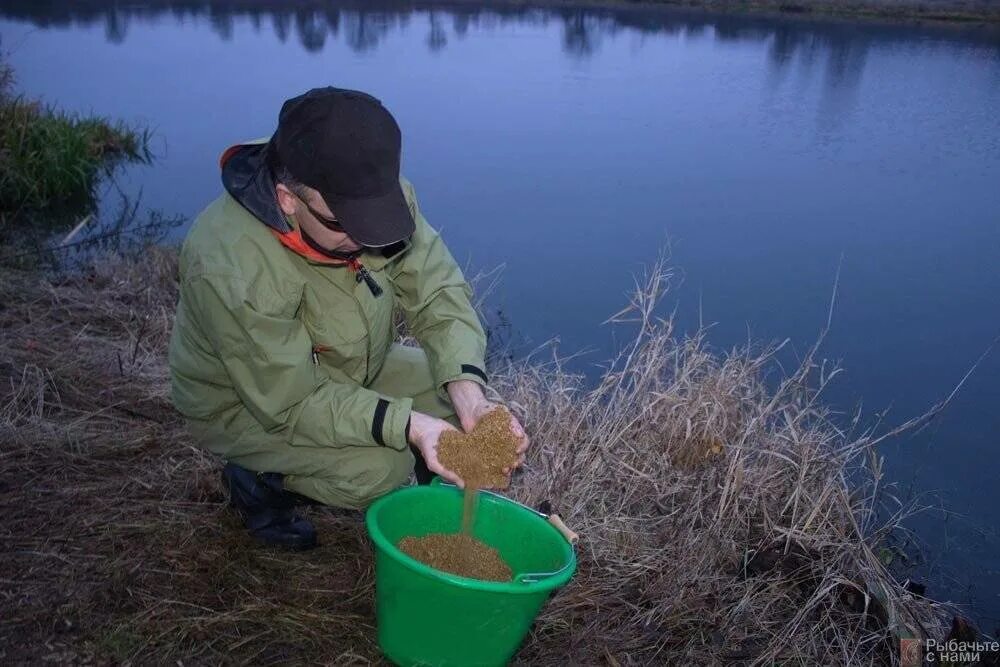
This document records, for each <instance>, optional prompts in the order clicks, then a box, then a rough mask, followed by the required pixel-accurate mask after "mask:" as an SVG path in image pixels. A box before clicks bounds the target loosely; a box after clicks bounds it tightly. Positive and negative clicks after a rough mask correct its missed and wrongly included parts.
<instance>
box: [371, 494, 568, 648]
mask: <svg viewBox="0 0 1000 667" xmlns="http://www.w3.org/2000/svg"><path fill="white" fill-rule="evenodd" d="M478 501H479V502H478V506H477V508H476V516H475V523H474V525H473V529H472V533H473V536H474V537H475V538H476V539H478V540H481V541H482V542H485V543H486V544H488V545H490V546H491V547H493V548H495V549H497V550H498V551H499V552H500V555H501V556H502V557H503V559H504V560H505V561H506V562H507V564H508V565H509V566H510V568H511V570H512V571H513V573H514V581H512V582H509V583H498V582H491V581H480V580H478V579H469V578H467V577H460V576H458V575H454V574H449V573H447V572H442V571H440V570H437V569H434V568H432V567H430V566H428V565H424V564H423V563H421V562H419V561H417V560H414V559H413V558H410V557H409V556H407V555H406V554H404V553H403V552H402V551H400V550H399V549H397V548H396V544H397V543H398V542H399V540H400V539H402V538H403V537H407V536H415V537H421V536H423V535H427V534H428V533H457V532H459V531H460V530H461V524H462V492H461V491H460V490H458V489H456V488H454V487H450V486H440V485H432V486H411V487H406V488H403V489H398V490H396V491H393V492H392V493H390V494H388V495H386V496H384V497H382V498H381V499H379V500H378V501H376V502H375V503H374V504H373V505H372V506H371V507H370V508H369V509H368V513H367V516H366V519H365V522H366V524H367V527H368V533H369V535H371V538H372V541H373V542H374V543H375V601H376V615H377V617H378V642H379V646H380V647H381V648H382V651H383V652H384V653H385V655H386V657H388V658H389V659H390V660H392V661H393V662H395V663H396V664H399V665H442V666H445V665H463V666H464V665H503V664H505V663H506V662H507V661H508V660H509V659H510V658H511V656H512V655H513V654H514V652H515V651H516V650H517V647H518V646H519V645H520V643H521V641H522V640H523V639H524V636H525V635H526V634H527V633H528V629H529V628H530V627H531V623H532V622H533V621H534V619H535V616H536V615H537V614H538V610H539V609H540V608H541V606H542V604H543V603H544V602H545V600H546V598H548V596H549V594H550V593H551V592H552V591H553V590H555V589H556V588H559V587H560V586H562V585H563V584H565V583H566V582H567V581H569V579H570V577H572V576H573V572H574V571H575V570H576V555H575V554H574V552H573V548H572V546H571V545H570V544H569V543H568V542H567V541H566V539H565V538H563V536H562V535H561V534H560V533H559V531H557V530H556V529H555V528H553V527H552V526H551V525H550V524H549V523H548V522H547V521H546V520H545V519H544V518H542V515H540V514H538V513H537V512H534V511H533V510H531V509H528V508H527V507H525V506H523V505H521V504H519V503H516V502H514V501H512V500H510V499H508V498H504V497H502V496H499V495H496V494H492V493H485V492H480V493H479V499H478Z"/></svg>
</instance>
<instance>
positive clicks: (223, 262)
mask: <svg viewBox="0 0 1000 667" xmlns="http://www.w3.org/2000/svg"><path fill="white" fill-rule="evenodd" d="M400 145H401V136H400V131H399V127H398V126H397V125H396V121H395V120H394V119H393V117H392V115H390V114H389V112H388V111H387V110H386V109H385V108H384V107H383V106H382V104H381V103H380V102H379V101H378V100H377V99H375V98H374V97H371V96H370V95H367V94H365V93H361V92H358V91H351V90H342V89H337V88H320V89H314V90H310V91H309V92H307V93H305V94H304V95H301V96H299V97H296V98H293V99H290V100H288V101H287V102H285V104H284V105H283V106H282V108H281V113H280V115H279V119H278V128H277V130H276V132H275V133H274V135H273V136H272V137H271V138H270V140H269V141H266V142H264V141H260V142H256V143H248V144H241V145H237V146H234V147H232V148H230V149H229V150H227V151H226V152H225V153H224V154H223V156H222V159H221V167H222V182H223V185H224V186H225V190H226V192H225V193H224V194H223V195H222V196H221V197H219V198H218V199H217V200H216V201H215V202H213V203H212V204H210V205H209V206H208V208H207V209H205V211H203V212H202V213H201V215H200V216H199V217H198V219H197V220H196V221H195V223H194V225H193V226H192V228H191V230H190V232H189V233H188V236H187V238H186V240H185V242H184V246H183V248H182V250H181V256H180V303H179V304H178V307H177V317H176V320H175V324H174V330H173V336H172V338H171V342H170V370H171V375H172V396H173V401H174V404H175V405H176V406H177V409H178V410H179V411H180V412H181V413H182V414H184V416H185V417H187V418H188V420H189V423H190V424H191V428H192V432H193V433H194V435H195V438H196V440H197V441H198V443H199V444H200V445H201V446H203V447H205V448H207V449H209V450H210V451H212V452H215V453H216V454H218V455H220V456H222V457H223V458H225V459H226V460H227V464H226V466H225V468H224V469H223V482H224V484H225V485H226V487H227V488H228V490H229V492H230V501H231V503H232V504H233V505H234V506H235V507H236V508H237V510H238V511H239V512H240V514H241V515H242V517H243V520H244V524H245V525H246V527H247V528H248V529H249V530H250V532H251V533H252V535H253V536H254V537H256V538H257V539H259V540H260V541H263V542H265V543H268V544H275V545H280V546H284V547H289V548H293V549H306V548H310V547H312V546H315V544H316V533H315V530H314V528H313V527H312V525H311V524H310V523H309V522H308V521H306V520H304V519H303V518H301V517H300V516H298V515H297V514H295V513H294V511H293V508H294V506H295V505H296V504H303V503H321V504H326V505H335V506H340V507H350V508H363V507H365V506H366V505H367V504H369V503H370V502H371V501H373V500H374V499H375V498H377V497H378V496H380V495H382V494H384V493H386V492H388V491H390V490H391V489H393V488H396V487H397V486H399V485H401V484H403V483H404V482H405V481H406V480H407V478H408V477H409V474H410V472H411V471H412V470H414V469H415V470H416V473H417V478H418V481H419V482H422V483H426V482H427V481H429V478H430V477H431V475H432V473H437V474H439V475H441V476H442V477H444V478H446V479H448V480H451V481H454V482H456V483H459V484H461V480H460V479H458V477H457V476H456V475H455V474H454V473H452V472H451V471H449V470H446V469H444V468H443V467H442V466H441V464H440V462H439V461H438V458H437V454H436V451H437V446H438V439H439V437H440V435H441V434H442V433H443V432H445V431H447V430H453V429H454V428H455V427H456V426H460V427H461V428H463V429H465V430H470V429H472V428H473V427H474V426H475V424H476V423H477V422H478V420H479V419H480V418H481V417H482V416H483V415H485V414H486V413H487V412H489V411H490V410H491V409H493V408H494V407H496V406H495V404H493V403H491V402H490V401H488V400H487V399H486V397H485V395H484V393H483V387H484V386H485V385H486V382H487V375H486V371H485V364H484V355H485V347H486V338H485V335H484V333H483V328H482V325H481V323H480V322H479V319H478V317H477V315H476V313H475V311H474V309H473V307H472V305H471V303H470V296H471V289H470V288H469V285H468V283H467V282H466V281H465V279H464V277H463V276H462V272H461V271H460V269H459V268H458V266H457V265H456V264H455V261H454V259H453V258H452V256H451V254H450V253H449V252H448V249H447V248H446V247H445V245H444V242H443V241H442V240H441V238H440V237H439V236H438V234H437V232H435V231H434V230H433V229H432V228H431V227H430V225H428V223H427V221H426V220H425V219H424V217H423V216H422V215H421V213H420V209H419V208H418V206H417V200H416V196H415V194H414V191H413V187H412V186H411V185H410V184H409V183H408V182H407V181H406V180H405V179H402V178H401V177H400V174H399V162H400ZM394 308H395V309H398V310H399V311H401V312H402V315H403V317H404V319H405V321H406V324H407V325H408V327H409V330H410V332H411V333H412V334H413V335H414V337H416V339H417V340H418V341H419V342H420V344H421V348H416V347H404V346H401V345H398V344H396V343H394V342H393V339H394V333H395V332H394V323H393V313H394ZM511 427H512V429H513V430H514V433H515V434H516V435H517V436H518V437H519V438H520V447H519V452H520V453H521V454H522V455H523V452H524V450H525V449H526V448H527V446H528V439H527V437H526V436H525V435H524V430H523V428H522V427H521V425H520V424H519V423H518V422H517V420H516V419H513V418H512V420H511ZM411 448H412V452H411ZM414 453H415V454H416V461H415V459H414Z"/></svg>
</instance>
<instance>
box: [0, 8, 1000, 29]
mask: <svg viewBox="0 0 1000 667" xmlns="http://www.w3.org/2000/svg"><path fill="white" fill-rule="evenodd" d="M655 8H658V9H663V10H664V11H671V10H672V11H676V12H702V13H705V14H708V15H711V14H723V15H744V14H751V15H758V16H768V15H771V16H782V17H798V18H814V19H823V18H847V19H858V20H864V21H875V22H893V23H899V22H905V23H935V24H958V25H976V24H982V25H989V26H994V27H996V26H998V25H1000V0H536V1H534V2H526V1H525V0H493V1H492V2H486V3H484V2H482V1H481V0H413V1H409V2H397V1H393V0H374V1H368V2H358V1H357V0H348V1H346V2H338V3H334V5H333V6H332V7H331V5H330V4H329V3H327V2H323V1H322V0H292V1H290V2H277V1H276V0H183V1H181V0H149V1H148V2H144V3H142V5H141V6H140V5H137V6H129V7H125V8H123V7H121V6H120V5H118V4H117V3H112V2H109V0H81V1H79V2H74V3H72V4H71V5H65V6H60V7H53V6H49V5H39V4H38V3H32V2H25V1H23V0H22V1H21V2H13V3H7V4H6V6H5V8H4V10H3V15H4V16H7V17H9V18H14V19H19V20H31V21H35V22H36V23H37V24H38V25H52V24H55V25H65V24H68V23H73V22H84V23H86V22H91V21H94V20H98V19H103V20H104V21H105V23H106V25H107V26H108V29H109V31H111V32H113V33H115V34H117V33H118V31H122V30H124V27H125V20H126V19H127V18H128V17H131V16H136V17H150V16H155V15H157V14H163V13H167V12H172V13H175V14H177V15H189V16H199V15H204V16H206V17H211V18H212V20H213V21H220V22H221V21H224V20H227V19H228V18H231V17H234V16H240V15H244V16H248V17H251V18H253V19H254V20H259V17H260V16H261V15H262V14H266V13H273V14H274V15H276V16H280V17H292V16H295V17H296V18H298V19H299V20H307V19H306V17H310V16H312V15H313V14H316V15H318V16H319V17H323V16H330V15H331V14H330V12H331V11H333V13H334V14H336V13H339V12H341V11H344V12H349V13H355V12H356V13H357V14H359V15H361V16H364V15H372V16H392V15H395V14H410V13H412V12H415V11H431V12H433V11H448V12H454V13H458V14H468V15H470V16H471V15H475V14H479V13H493V14H498V15H500V16H502V17H508V16H514V15H518V14H524V13H528V12H532V11H534V10H539V9H543V10H550V11H553V12H554V13H557V14H564V15H567V16H573V15H575V14H577V13H578V12H579V11H581V10H594V11H597V10H619V11H642V10H644V9H647V10H648V9H655ZM320 20H322V19H320ZM119 38H120V37H119Z"/></svg>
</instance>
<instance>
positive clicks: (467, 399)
mask: <svg viewBox="0 0 1000 667" xmlns="http://www.w3.org/2000/svg"><path fill="white" fill-rule="evenodd" d="M446 388H447V390H448V395H449V396H450V397H451V403H452V405H454V406H455V412H456V414H458V419H459V421H461V422H462V429H463V430H464V431H465V432H466V433H468V432H469V431H471V430H472V429H473V428H475V427H476V424H478V423H479V420H480V419H482V418H483V416H484V415H486V414H487V413H489V412H492V411H493V410H494V409H495V408H497V407H500V406H499V404H498V403H494V402H493V401H490V400H487V398H486V395H485V394H484V393H483V388H482V387H481V386H480V385H479V384H477V383H476V382H473V381H472V380H455V381H454V382H449V383H448V384H447V386H446ZM510 430H511V432H512V433H513V434H514V437H515V438H517V440H518V443H517V455H518V456H517V463H515V464H514V465H513V466H512V467H510V468H505V469H504V471H503V473H504V474H505V475H509V474H510V472H511V470H513V469H514V468H516V467H517V466H519V465H521V464H522V463H524V452H525V451H527V449H528V445H529V444H530V443H529V442H528V436H527V434H526V433H525V432H524V428H523V427H522V426H521V423H520V422H519V421H518V420H517V417H515V416H514V415H513V414H511V416H510Z"/></svg>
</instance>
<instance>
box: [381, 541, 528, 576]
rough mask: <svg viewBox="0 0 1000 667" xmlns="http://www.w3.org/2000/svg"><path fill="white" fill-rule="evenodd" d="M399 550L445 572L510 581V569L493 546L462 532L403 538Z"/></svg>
mask: <svg viewBox="0 0 1000 667" xmlns="http://www.w3.org/2000/svg"><path fill="white" fill-rule="evenodd" d="M399 549H400V551H402V552H403V553H405V554H406V555H408V556H410V557H411V558H416V559H417V560H419V561H420V562H421V563H425V564H427V565H430V566H431V567H433V568H436V569H438V570H443V571H444V572H451V573H452V574H457V575H459V576H462V577H469V578H471V579H482V580H484V581H511V580H512V579H513V575H512V574H511V570H510V567H508V565H507V563H505V562H504V560H503V558H501V557H500V553H499V552H498V551H497V550H496V549H494V548H493V547H490V546H487V545H486V544H483V543H482V542H480V541H479V540H477V539H475V538H474V537H470V536H469V535H465V534H464V533H452V534H445V533H432V534H430V535H425V536H424V537H404V538H403V539H401V540H400V541H399Z"/></svg>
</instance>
